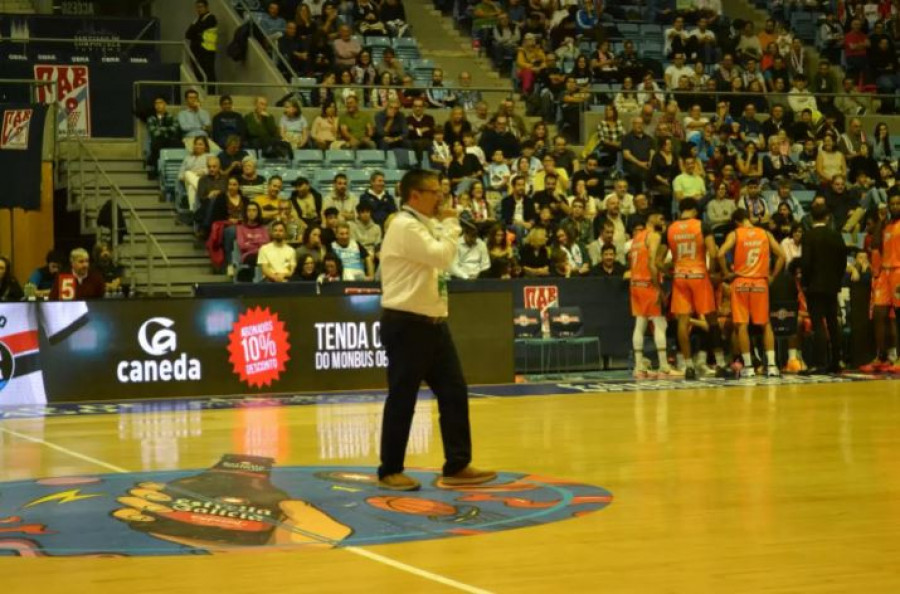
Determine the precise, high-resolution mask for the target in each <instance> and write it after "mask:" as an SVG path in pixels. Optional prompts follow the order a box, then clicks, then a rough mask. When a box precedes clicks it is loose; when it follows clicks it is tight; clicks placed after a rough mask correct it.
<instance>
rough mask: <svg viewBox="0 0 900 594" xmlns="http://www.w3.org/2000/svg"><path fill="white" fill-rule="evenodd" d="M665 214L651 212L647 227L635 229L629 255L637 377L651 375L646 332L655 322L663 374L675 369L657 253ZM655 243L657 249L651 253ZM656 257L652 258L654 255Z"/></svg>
mask: <svg viewBox="0 0 900 594" xmlns="http://www.w3.org/2000/svg"><path fill="white" fill-rule="evenodd" d="M663 224H664V219H663V215H662V213H661V212H660V211H658V210H651V211H650V213H649V214H648V215H647V220H646V222H645V226H644V228H643V229H641V230H635V232H634V236H633V237H632V241H631V249H630V250H629V252H628V262H629V264H630V266H631V284H630V288H629V292H630V294H631V315H633V316H634V318H635V319H634V334H632V336H631V343H632V346H634V377H636V378H645V377H647V376H648V367H649V365H648V364H647V362H646V361H645V360H644V333H645V332H646V331H647V323H648V322H649V321H650V320H653V342H654V343H655V344H656V354H657V356H658V357H659V370H658V371H659V374H660V375H662V376H666V375H670V374H671V373H672V369H671V368H670V367H669V363H668V361H667V360H666V327H667V324H666V318H665V316H664V315H663V313H662V290H661V288H660V286H659V270H658V269H657V267H656V258H655V254H656V250H657V249H658V248H659V242H660V232H661V231H662V229H663ZM651 243H652V244H653V245H654V246H655V247H654V248H653V249H652V251H651V247H650V246H651ZM651 254H652V255H651Z"/></svg>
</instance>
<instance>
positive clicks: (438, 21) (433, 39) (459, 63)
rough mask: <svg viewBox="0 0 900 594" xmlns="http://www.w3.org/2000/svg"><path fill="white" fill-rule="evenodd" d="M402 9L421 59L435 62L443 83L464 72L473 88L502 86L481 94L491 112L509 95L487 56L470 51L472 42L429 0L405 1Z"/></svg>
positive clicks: (507, 85) (507, 83) (506, 82)
mask: <svg viewBox="0 0 900 594" xmlns="http://www.w3.org/2000/svg"><path fill="white" fill-rule="evenodd" d="M404 6H405V7H406V19H407V22H409V24H410V26H411V27H412V32H413V36H414V37H415V38H416V39H417V40H418V41H419V48H420V50H421V52H422V57H423V58H428V59H431V60H434V63H435V64H436V65H437V66H438V67H439V68H441V69H442V70H443V71H444V81H456V80H457V79H458V77H459V73H460V72H463V71H467V72H468V73H469V74H471V75H472V86H475V87H498V88H499V87H502V88H503V89H505V92H504V93H486V94H484V100H485V101H486V102H487V104H488V105H489V106H490V109H491V111H494V110H495V109H496V108H497V106H498V105H499V104H500V102H501V101H502V100H503V97H504V96H505V95H508V94H510V93H512V90H513V89H512V83H511V82H510V80H509V79H508V78H503V77H502V76H500V74H499V73H498V72H497V71H496V70H494V69H493V67H492V66H491V61H490V60H489V59H488V58H487V57H479V56H478V54H477V53H476V52H475V50H474V49H472V39H471V38H470V37H467V36H465V35H463V34H461V33H460V32H459V31H458V30H457V29H456V28H455V27H454V26H453V19H451V18H448V17H445V16H444V15H443V14H442V13H441V11H439V10H437V9H436V8H435V7H434V5H433V4H432V3H431V2H430V1H429V0H418V1H416V2H405V3H404Z"/></svg>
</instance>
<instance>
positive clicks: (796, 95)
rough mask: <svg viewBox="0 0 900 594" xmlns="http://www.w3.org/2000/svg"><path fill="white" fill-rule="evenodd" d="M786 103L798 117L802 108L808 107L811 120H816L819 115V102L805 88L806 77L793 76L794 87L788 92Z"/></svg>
mask: <svg viewBox="0 0 900 594" xmlns="http://www.w3.org/2000/svg"><path fill="white" fill-rule="evenodd" d="M788 105H789V106H790V108H791V111H793V112H794V116H795V117H797V118H799V117H800V114H801V113H803V110H804V109H808V110H810V111H811V112H812V114H813V122H817V121H818V118H819V117H820V116H821V112H819V104H818V103H817V102H816V98H815V96H813V94H812V93H810V92H809V90H807V88H806V77H805V76H803V75H798V76H795V77H794V87H793V88H792V89H791V92H790V93H788Z"/></svg>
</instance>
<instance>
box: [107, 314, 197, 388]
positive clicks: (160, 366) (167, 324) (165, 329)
mask: <svg viewBox="0 0 900 594" xmlns="http://www.w3.org/2000/svg"><path fill="white" fill-rule="evenodd" d="M174 327H175V322H174V321H173V320H171V319H169V318H163V317H155V318H150V319H149V320H147V321H145V322H144V323H143V324H141V327H140V328H139V329H138V332H137V342H138V345H139V346H140V347H141V350H142V351H144V353H146V354H147V355H149V356H150V357H153V358H152V359H144V360H139V359H135V360H132V361H120V362H119V364H118V366H117V367H116V377H117V378H118V380H119V382H120V383H123V384H129V383H133V384H141V383H150V382H173V381H174V382H187V381H200V379H201V378H202V376H203V373H202V367H201V365H200V360H199V359H196V358H192V357H189V356H188V354H187V353H186V352H182V353H181V354H180V355H177V356H175V352H176V351H177V350H178V334H176V332H175V330H174ZM166 355H170V357H167V358H163V357H166Z"/></svg>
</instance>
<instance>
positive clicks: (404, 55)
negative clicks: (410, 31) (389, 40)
mask: <svg viewBox="0 0 900 594" xmlns="http://www.w3.org/2000/svg"><path fill="white" fill-rule="evenodd" d="M394 53H395V54H396V56H397V58H399V59H402V60H417V59H419V58H420V57H422V54H421V52H420V51H419V44H418V43H417V42H416V40H415V39H412V38H409V37H398V38H396V39H394Z"/></svg>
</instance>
